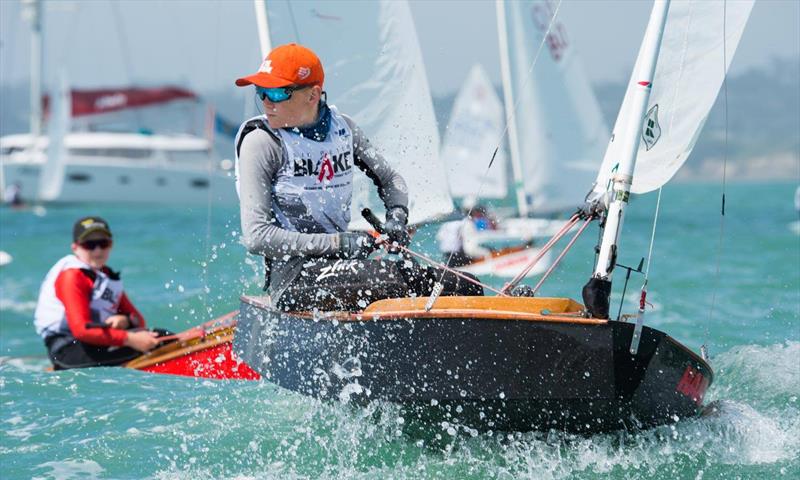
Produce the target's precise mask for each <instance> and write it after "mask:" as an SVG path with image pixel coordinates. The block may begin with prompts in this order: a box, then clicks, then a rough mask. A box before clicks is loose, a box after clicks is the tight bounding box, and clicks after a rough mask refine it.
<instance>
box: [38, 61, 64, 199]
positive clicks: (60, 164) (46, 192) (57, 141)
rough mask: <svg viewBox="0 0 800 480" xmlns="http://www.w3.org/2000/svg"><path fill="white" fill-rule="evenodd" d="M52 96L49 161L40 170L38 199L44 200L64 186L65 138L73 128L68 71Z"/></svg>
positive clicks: (56, 193)
mask: <svg viewBox="0 0 800 480" xmlns="http://www.w3.org/2000/svg"><path fill="white" fill-rule="evenodd" d="M52 98H53V111H52V116H51V118H50V124H49V128H48V136H49V138H50V140H49V143H48V145H47V161H46V162H45V164H44V165H43V167H42V169H41V170H40V172H39V192H38V200H39V201H42V202H49V201H53V200H56V199H57V198H58V197H59V196H60V195H61V188H62V187H63V186H64V170H65V168H66V161H67V147H66V144H65V142H64V139H65V138H66V136H67V134H68V133H69V131H70V129H71V128H70V125H71V120H72V94H71V92H70V88H69V82H68V81H67V77H66V73H64V72H62V73H61V79H60V82H59V86H58V90H57V91H56V92H55V94H54V95H53V96H52Z"/></svg>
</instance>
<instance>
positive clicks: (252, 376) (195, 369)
mask: <svg viewBox="0 0 800 480" xmlns="http://www.w3.org/2000/svg"><path fill="white" fill-rule="evenodd" d="M142 371H145V372H151V373H163V374H167V375H181V376H184V377H198V378H213V379H217V380H260V379H261V375H259V374H258V372H256V371H255V370H253V369H252V368H250V366H249V365H247V364H246V363H244V362H242V361H240V360H237V359H235V358H234V356H233V353H232V352H231V344H230V342H227V343H223V344H221V345H217V346H215V347H211V348H208V349H205V350H199V351H197V352H192V353H190V354H188V355H183V356H180V357H177V358H173V359H172V360H167V361H166V362H163V363H157V364H155V365H151V366H149V367H145V368H142Z"/></svg>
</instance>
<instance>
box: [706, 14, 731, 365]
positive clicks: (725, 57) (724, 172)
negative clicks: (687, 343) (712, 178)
mask: <svg viewBox="0 0 800 480" xmlns="http://www.w3.org/2000/svg"><path fill="white" fill-rule="evenodd" d="M727 6H728V2H727V0H726V1H723V2H722V92H723V109H722V111H723V118H724V122H725V136H724V141H723V147H722V199H721V205H720V217H719V238H718V240H717V252H716V253H717V259H716V268H715V271H714V286H713V287H712V289H711V306H710V308H709V312H708V321H707V322H706V324H705V328H704V329H703V344H702V345H701V346H700V353H701V354H702V356H703V358H704V359H707V358H708V346H707V345H708V335H709V330H708V327H709V325H710V324H711V321H712V320H713V319H714V308H715V307H716V301H717V290H718V289H719V278H720V263H721V259H722V249H723V240H724V238H725V196H726V190H727V181H728V179H727V175H728V75H727V67H728V44H727V41H728V34H727V23H728V22H727V20H728V18H727V17H728V15H727Z"/></svg>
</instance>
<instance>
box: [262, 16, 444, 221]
mask: <svg viewBox="0 0 800 480" xmlns="http://www.w3.org/2000/svg"><path fill="white" fill-rule="evenodd" d="M267 8H268V16H269V23H270V36H271V40H272V45H273V46H278V45H281V44H284V43H288V42H297V43H301V44H303V45H305V46H307V47H309V48H311V49H312V50H314V51H315V52H316V53H317V54H318V55H319V57H320V59H321V60H322V63H323V65H324V67H325V88H324V90H325V91H326V92H327V93H328V98H329V101H330V103H331V104H332V105H336V106H337V107H339V110H340V111H341V112H343V113H345V114H347V115H350V116H352V117H353V119H354V120H355V121H356V123H357V124H358V125H359V126H360V127H361V128H362V129H363V130H364V132H365V133H366V135H367V136H368V137H369V138H370V140H371V141H372V143H373V146H375V147H376V148H377V149H378V151H380V152H381V153H382V154H383V155H384V156H385V157H386V159H387V160H388V161H389V163H391V164H392V166H393V167H394V168H395V169H396V170H397V171H398V172H400V174H401V175H402V176H403V178H404V179H405V180H406V182H407V184H408V188H409V199H410V205H409V206H410V217H409V221H410V222H411V223H417V222H421V221H424V220H426V219H430V218H432V217H435V216H438V215H444V214H447V213H449V212H451V211H452V208H453V205H452V200H451V198H450V195H449V193H448V191H447V179H446V177H445V169H444V165H443V164H442V163H441V161H440V159H439V133H438V130H437V125H436V119H435V117H434V113H433V104H432V102H431V97H430V91H429V88H428V81H427V77H426V74H425V66H424V64H423V62H422V53H421V51H420V48H419V43H418V41H417V35H416V31H415V29H414V24H413V20H412V17H411V11H410V9H409V7H408V4H407V3H406V2H404V1H390V0H384V1H380V2H339V1H337V2H308V3H303V4H301V6H298V5H294V7H293V2H268V4H267ZM364 207H370V208H372V209H373V210H376V211H382V210H383V205H382V203H381V201H380V200H379V198H378V197H377V194H376V193H375V187H374V185H373V184H372V181H371V180H369V179H368V178H367V177H366V176H365V175H363V174H361V173H360V172H359V173H357V175H356V179H355V185H354V191H353V204H352V209H351V211H352V221H351V224H350V226H351V228H363V227H365V226H366V223H365V222H364V221H363V219H362V218H361V214H360V211H361V209H362V208H364Z"/></svg>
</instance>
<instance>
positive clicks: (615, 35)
mask: <svg viewBox="0 0 800 480" xmlns="http://www.w3.org/2000/svg"><path fill="white" fill-rule="evenodd" d="M267 1H268V2H269V1H273V0H267ZM274 1H284V0H274ZM728 1H737V0H728ZM553 2H554V3H556V4H557V3H558V0H553ZM311 3H320V2H311ZM311 3H309V2H302V1H300V2H298V1H293V3H292V5H293V6H294V8H298V9H302V8H312V7H313V5H312V4H311ZM410 3H411V9H412V14H413V16H414V20H415V23H416V27H417V33H418V37H419V41H420V44H421V48H422V51H423V57H424V61H425V65H426V69H427V73H428V79H429V83H430V85H431V90H432V91H433V93H434V94H445V93H451V92H453V91H455V90H457V89H458V87H459V86H460V84H461V82H462V81H463V80H464V78H465V77H466V74H467V72H468V71H469V69H470V67H471V65H472V64H473V63H475V62H480V63H482V64H483V65H484V66H485V67H486V69H487V70H488V71H489V73H490V76H491V77H492V79H493V80H494V81H495V82H496V83H498V84H499V83H500V72H499V59H498V54H497V28H496V23H495V22H496V21H495V15H494V2H493V1H482V0H465V1H464V0H462V1H456V0H428V1H422V0H411V2H410ZM330 5H331V4H327V5H326V6H328V7H329V6H330ZM650 8H651V2H650V1H648V0H562V1H561V4H560V7H559V13H558V16H559V18H560V19H561V20H562V22H563V23H564V24H565V25H566V28H567V30H568V32H569V35H570V38H571V39H572V40H573V44H574V45H575V46H576V48H577V50H578V51H579V53H580V56H581V58H582V60H583V62H584V65H585V67H586V72H587V75H588V76H589V78H590V80H591V81H593V82H605V81H623V80H625V79H626V78H627V77H628V76H629V75H630V69H631V67H632V65H633V62H634V60H635V56H636V53H637V51H638V48H639V44H640V42H641V38H642V35H643V33H644V29H645V26H646V23H647V19H648V16H649V13H650ZM22 10H23V6H22V3H21V2H20V1H19V0H0V84H2V85H9V84H14V85H18V84H23V83H27V82H28V79H29V71H30V37H29V26H28V22H27V21H25V20H24V19H23V18H22ZM44 29H45V59H46V61H45V66H44V71H45V77H44V78H45V83H46V85H48V84H50V85H52V84H54V83H55V79H56V78H58V75H59V73H58V72H59V71H60V70H64V71H65V72H66V74H67V76H68V78H69V81H70V83H71V84H72V85H73V86H74V87H76V88H77V87H83V88H91V87H100V86H118V85H129V84H135V83H138V84H160V83H169V84H178V85H182V86H185V87H188V88H191V89H194V90H196V91H199V92H207V91H219V90H222V89H225V88H229V87H230V88H234V87H233V79H234V78H236V77H237V76H241V75H243V74H248V73H252V72H253V71H255V69H256V68H257V67H258V65H259V63H260V52H259V49H258V39H257V33H256V22H255V15H254V8H253V2H252V1H251V0H173V1H162V0H135V1H128V0H61V1H54V0H46V1H45V7H44ZM775 57H780V58H790V59H795V60H797V61H798V68H800V0H757V1H756V5H755V7H754V8H753V12H752V15H751V17H750V20H749V23H748V26H747V28H746V30H745V33H744V36H743V37H742V40H741V43H740V46H739V50H738V52H737V53H736V57H735V58H734V61H733V64H732V67H731V72H730V73H731V74H733V75H735V74H736V73H739V72H743V71H746V70H748V69H751V68H758V67H763V66H768V65H769V64H770V63H771V61H772V59H773V58H775ZM323 61H324V59H323Z"/></svg>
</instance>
